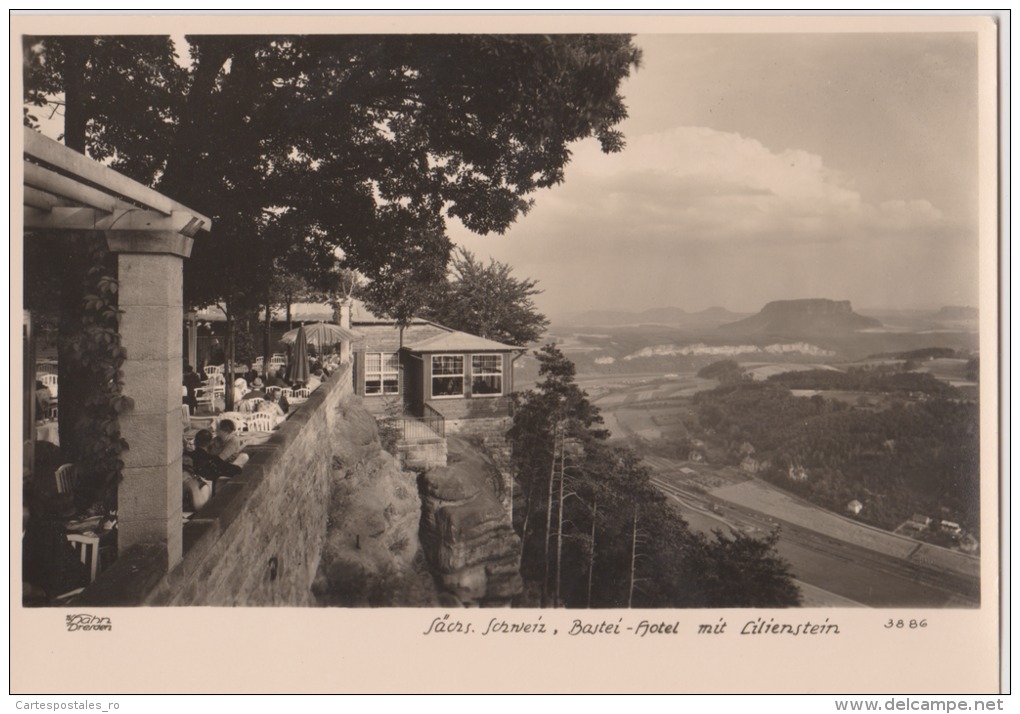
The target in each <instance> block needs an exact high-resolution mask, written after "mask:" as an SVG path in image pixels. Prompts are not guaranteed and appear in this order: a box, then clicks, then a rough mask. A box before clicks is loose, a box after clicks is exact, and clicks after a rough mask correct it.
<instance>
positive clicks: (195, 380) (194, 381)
mask: <svg viewBox="0 0 1020 714" xmlns="http://www.w3.org/2000/svg"><path fill="white" fill-rule="evenodd" d="M202 379H203V376H202V375H200V374H199V373H198V372H196V371H195V368H194V367H192V366H191V365H190V364H189V365H187V366H186V367H185V368H184V386H185V388H187V390H188V395H187V397H185V398H184V403H185V404H187V405H188V406H189V407H191V413H192V414H194V413H195V412H196V411H198V402H197V401H196V400H195V390H196V389H198V388H199V387H201V386H202Z"/></svg>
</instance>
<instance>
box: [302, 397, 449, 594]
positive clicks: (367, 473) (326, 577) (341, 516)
mask: <svg viewBox="0 0 1020 714" xmlns="http://www.w3.org/2000/svg"><path fill="white" fill-rule="evenodd" d="M341 408H342V411H343V414H342V418H341V419H340V420H338V421H339V423H338V426H337V430H336V433H335V434H334V435H333V453H334V456H333V483H332V485H331V490H330V504H329V513H330V516H329V523H328V529H327V533H326V543H325V546H324V548H323V552H322V558H321V560H320V564H319V571H318V574H317V576H316V580H315V584H314V586H313V592H314V593H315V595H316V597H317V598H318V601H319V602H320V604H323V605H332V606H343V607H362V606H372V607H381V606H394V607H427V606H437V605H439V599H438V592H437V590H436V588H435V584H434V582H433V580H432V577H431V575H430V574H429V572H428V569H427V567H426V564H425V561H424V557H423V555H422V553H421V550H420V547H419V543H418V529H419V521H420V520H421V501H420V499H419V497H418V487H417V484H416V482H415V475H414V474H413V473H411V472H407V471H404V470H402V469H401V467H400V463H399V462H398V461H397V459H396V458H394V457H393V456H392V455H390V454H389V453H387V452H385V451H383V450H382V448H381V446H380V443H379V434H378V429H377V426H376V421H375V419H374V418H373V417H372V416H371V415H370V414H368V413H367V412H366V411H365V410H364V409H363V408H362V407H361V406H360V405H359V404H358V403H357V400H356V398H353V399H352V400H350V401H348V402H345V403H344V404H343V405H341Z"/></svg>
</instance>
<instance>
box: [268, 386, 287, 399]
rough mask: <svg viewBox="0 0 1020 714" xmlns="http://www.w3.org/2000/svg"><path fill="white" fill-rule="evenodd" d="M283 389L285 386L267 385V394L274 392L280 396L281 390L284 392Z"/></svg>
mask: <svg viewBox="0 0 1020 714" xmlns="http://www.w3.org/2000/svg"><path fill="white" fill-rule="evenodd" d="M282 391H283V387H266V389H265V392H266V394H273V395H275V396H276V397H279V396H280V392H282Z"/></svg>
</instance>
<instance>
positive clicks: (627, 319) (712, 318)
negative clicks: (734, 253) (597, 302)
mask: <svg viewBox="0 0 1020 714" xmlns="http://www.w3.org/2000/svg"><path fill="white" fill-rule="evenodd" d="M744 314H746V313H738V312H730V311H729V310H727V309H726V308H723V307H710V308H708V309H707V310H701V311H700V312H687V311H686V310H683V309H681V308H679V307H653V308H650V309H648V310H642V311H641V312H626V311H622V310H587V311H585V312H579V313H572V314H570V315H564V316H563V317H562V318H561V319H559V320H556V322H558V323H560V324H566V325H573V326H578V327H580V326H585V327H597V326H599V325H602V326H619V325H642V324H643V325H678V326H680V327H718V326H719V325H721V324H723V323H724V322H732V321H733V320H737V319H740V318H741V317H743V316H744Z"/></svg>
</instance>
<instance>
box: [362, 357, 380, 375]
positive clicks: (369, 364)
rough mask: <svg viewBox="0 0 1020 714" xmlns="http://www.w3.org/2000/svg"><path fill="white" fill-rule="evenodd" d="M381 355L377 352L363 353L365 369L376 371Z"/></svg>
mask: <svg viewBox="0 0 1020 714" xmlns="http://www.w3.org/2000/svg"><path fill="white" fill-rule="evenodd" d="M380 357H381V355H380V354H379V353H378V352H367V353H366V354H365V371H366V372H378V371H379V363H380Z"/></svg>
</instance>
